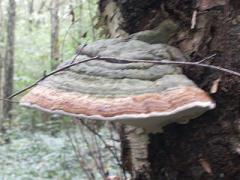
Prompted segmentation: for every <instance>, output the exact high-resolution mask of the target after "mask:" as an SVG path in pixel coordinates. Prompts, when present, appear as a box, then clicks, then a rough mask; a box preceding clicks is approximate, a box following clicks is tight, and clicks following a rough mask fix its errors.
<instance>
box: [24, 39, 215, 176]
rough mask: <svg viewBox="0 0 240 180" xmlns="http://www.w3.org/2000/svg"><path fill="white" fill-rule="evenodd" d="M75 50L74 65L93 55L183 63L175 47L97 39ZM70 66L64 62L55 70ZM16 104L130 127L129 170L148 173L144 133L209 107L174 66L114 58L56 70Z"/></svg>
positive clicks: (206, 99) (208, 101) (210, 103)
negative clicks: (77, 52)
mask: <svg viewBox="0 0 240 180" xmlns="http://www.w3.org/2000/svg"><path fill="white" fill-rule="evenodd" d="M80 52H81V54H80V55H78V56H77V58H75V61H77V62H78V61H82V60H85V59H88V58H89V57H95V56H100V57H111V58H121V59H126V58H127V59H137V60H138V59H142V60H149V59H151V60H159V61H160V60H172V61H173V60H178V61H185V57H184V56H183V54H182V53H181V52H180V51H179V50H178V49H177V48H174V47H171V46H168V45H165V44H149V43H146V42H142V41H139V40H126V39H108V40H100V41H97V42H95V43H93V44H89V45H87V46H85V47H83V48H81V50H80ZM71 63H72V60H70V61H67V62H65V63H63V64H62V65H60V66H59V68H61V67H64V66H67V65H69V64H71ZM21 104H22V105H24V106H28V107H35V108H38V109H41V110H44V111H48V112H50V113H60V114H66V115H70V116H75V117H80V118H84V119H92V120H105V121H115V122H120V123H123V124H127V125H132V126H127V128H126V131H127V138H128V140H129V146H130V149H131V150H130V151H131V159H132V168H133V170H132V171H133V172H147V170H148V169H149V163H148V160H147V159H148V152H147V145H148V135H147V133H149V132H162V127H164V126H166V125H168V124H170V123H174V122H175V123H187V122H188V121H189V120H190V119H193V118H196V117H197V116H200V115H201V114H202V113H204V112H205V111H207V110H209V109H213V108H214V107H215V103H214V102H213V100H212V99H211V98H210V97H209V96H208V94H207V93H206V92H205V91H203V90H202V89H200V88H198V87H197V86H196V85H195V84H194V83H193V82H192V81H191V80H189V79H188V78H187V77H186V76H185V75H183V74H182V71H181V68H179V67H177V66H176V65H160V64H153V63H147V62H119V61H114V59H113V60H112V61H107V60H103V59H100V60H98V59H95V60H92V61H88V62H84V63H80V64H78V65H76V66H72V67H70V68H68V69H65V70H63V71H59V72H58V73H56V74H54V75H52V76H49V77H47V78H45V79H44V80H43V81H41V82H40V83H39V84H38V85H37V86H36V87H34V88H33V89H32V90H31V91H30V92H29V93H28V94H27V95H25V96H24V97H23V98H22V100H21ZM136 127H137V128H136ZM138 127H139V128H138ZM133 176H134V177H137V174H133ZM145 177H146V178H145V179H149V176H148V175H146V176H145Z"/></svg>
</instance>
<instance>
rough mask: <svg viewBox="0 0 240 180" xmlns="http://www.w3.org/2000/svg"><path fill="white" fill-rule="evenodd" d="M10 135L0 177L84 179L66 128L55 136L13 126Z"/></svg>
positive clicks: (1, 155)
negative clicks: (65, 130)
mask: <svg viewBox="0 0 240 180" xmlns="http://www.w3.org/2000/svg"><path fill="white" fill-rule="evenodd" d="M8 138H9V139H10V142H9V143H6V144H2V145H0V152H1V153H0V162H1V164H0V180H32V179H34V180H38V179H39V180H41V179H58V180H61V179H64V180H66V179H84V174H83V172H82V171H81V169H80V166H79V162H78V160H77V158H76V155H75V152H74V151H73V148H72V146H71V144H70V142H69V139H68V137H67V136H66V134H65V132H64V131H61V132H59V133H57V134H56V135H54V136H52V135H50V134H49V133H46V132H43V131H42V132H40V131H39V132H35V133H32V132H31V131H23V130H21V129H13V130H11V131H10V132H8Z"/></svg>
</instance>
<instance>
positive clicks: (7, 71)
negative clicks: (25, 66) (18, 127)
mask: <svg viewBox="0 0 240 180" xmlns="http://www.w3.org/2000/svg"><path fill="white" fill-rule="evenodd" d="M8 3H9V4H8V22H7V39H6V43H7V44H6V51H5V57H4V63H3V65H4V67H3V68H4V76H3V78H4V81H3V97H4V98H7V97H8V96H10V95H11V94H12V93H13V73H14V54H15V20H16V3H15V0H9V1H8ZM11 109H12V104H11V103H10V102H8V101H3V116H4V118H5V119H10V118H11V114H10V111H11Z"/></svg>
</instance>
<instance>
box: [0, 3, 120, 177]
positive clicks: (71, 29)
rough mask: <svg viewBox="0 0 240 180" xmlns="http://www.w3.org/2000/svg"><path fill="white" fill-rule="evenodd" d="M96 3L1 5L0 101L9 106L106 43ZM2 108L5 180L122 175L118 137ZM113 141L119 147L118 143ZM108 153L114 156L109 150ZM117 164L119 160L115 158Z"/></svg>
mask: <svg viewBox="0 0 240 180" xmlns="http://www.w3.org/2000/svg"><path fill="white" fill-rule="evenodd" d="M98 13H99V12H98V3H97V0H70V1H61V0H52V1H51V0H1V1H0V74H1V76H0V79H1V80H0V84H1V88H0V93H1V97H2V99H4V98H5V99H6V98H7V97H8V96H9V95H11V94H12V93H13V92H16V91H18V90H20V89H22V88H24V87H26V86H28V85H29V84H31V83H33V82H34V81H35V80H36V79H38V78H40V77H42V76H43V75H44V74H45V73H47V72H49V71H51V70H52V69H54V68H55V67H56V66H57V64H59V63H61V62H62V61H63V60H66V59H69V58H71V57H72V56H73V55H74V54H75V51H76V49H77V47H79V46H80V45H83V44H85V43H89V42H91V41H94V40H96V39H99V38H100V37H101V38H103V35H101V34H100V30H96V29H95V26H96V25H97V23H98V17H99V14H98ZM19 98H20V97H16V98H15V99H14V100H12V101H11V102H10V101H6V100H5V101H4V100H2V101H1V109H0V111H1V112H0V114H1V117H0V126H1V134H0V162H1V163H0V179H1V180H4V179H7V180H10V179H14V180H15V179H103V178H104V177H105V176H106V175H107V174H121V170H120V168H119V166H118V162H117V161H119V152H120V149H119V141H118V135H117V134H114V132H110V131H109V130H108V129H111V128H112V127H111V125H109V128H108V129H101V130H98V132H97V133H98V134H97V135H95V134H94V133H96V132H95V129H96V128H95V125H92V126H91V127H92V128H93V129H91V127H89V128H90V129H89V128H87V127H86V126H82V125H81V123H80V122H79V121H77V120H73V119H70V118H68V117H58V116H50V115H49V114H46V113H42V112H38V111H34V110H30V109H26V108H22V107H21V106H19V105H18V103H17V101H18V100H19ZM112 139H115V140H114V141H113V140H112ZM109 149H110V150H109ZM113 156H115V158H114V157H113Z"/></svg>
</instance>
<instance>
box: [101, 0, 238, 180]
mask: <svg viewBox="0 0 240 180" xmlns="http://www.w3.org/2000/svg"><path fill="white" fill-rule="evenodd" d="M100 11H101V15H102V16H103V19H104V20H105V23H106V25H107V27H108V30H109V34H110V36H111V37H117V36H126V34H132V33H136V32H139V31H143V30H147V29H154V28H155V27H158V26H159V25H160V24H161V23H162V22H165V21H166V20H167V21H168V22H171V23H172V24H175V27H177V29H173V28H172V27H173V26H169V23H168V27H165V30H164V28H162V29H161V30H162V32H161V33H160V35H159V34H158V36H163V37H168V38H159V37H154V39H153V40H156V39H159V40H160V41H159V42H153V43H160V42H161V43H167V44H170V45H173V46H176V47H178V48H180V49H181V50H182V52H184V53H185V54H186V55H188V56H189V57H190V58H189V59H191V61H197V60H200V59H202V58H204V57H206V56H209V55H211V54H213V53H216V57H215V58H214V59H212V60H211V61H209V62H206V63H210V64H213V65H217V66H222V67H225V68H229V69H232V70H235V71H238V72H239V69H240V51H239V48H240V36H239V34H240V1H238V0H227V1H224V0H183V1H176V0H162V1H159V0H143V1H141V3H139V1H137V0H131V1H130V0H116V1H113V0H101V1H100ZM169 27H171V28H170V29H169ZM184 72H185V74H186V75H188V77H189V78H190V79H192V80H194V81H195V83H196V84H198V85H199V86H200V87H201V88H203V89H205V90H206V91H210V89H211V87H212V85H213V82H214V80H216V79H219V78H220V79H221V81H220V84H219V86H218V90H217V92H216V93H214V94H212V97H213V99H214V100H215V101H216V104H217V108H216V109H215V110H213V111H211V112H208V113H205V114H204V115H202V116H201V117H199V118H196V119H194V120H192V121H190V123H188V124H185V125H179V124H171V125H168V126H167V127H165V128H164V133H162V134H152V135H150V144H149V146H148V161H149V163H150V167H151V168H150V176H151V179H153V180H158V179H159V180H161V179H163V180H166V179H170V180H172V179H177V180H181V179H183V180H188V179H189V180H192V179H199V180H206V179H231V180H238V179H239V177H240V163H239V162H240V150H239V149H240V83H239V82H240V79H239V77H234V76H231V75H227V74H223V73H219V72H216V71H212V70H209V69H203V68H199V67H186V68H184ZM122 137H123V135H122ZM122 142H123V143H127V142H129V141H122ZM130 144H131V142H130ZM129 146H130V147H131V145H123V147H129ZM124 151H129V150H128V149H125V150H124V149H123V152H124ZM123 154H129V153H126V152H125V153H123ZM123 160H124V161H128V160H129V158H128V159H126V158H124V157H123ZM123 163H124V162H123ZM132 163H134V162H132ZM132 169H133V168H130V169H128V170H129V171H131V170H132ZM132 174H134V172H132ZM143 174H144V172H143ZM135 179H137V178H135Z"/></svg>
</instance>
